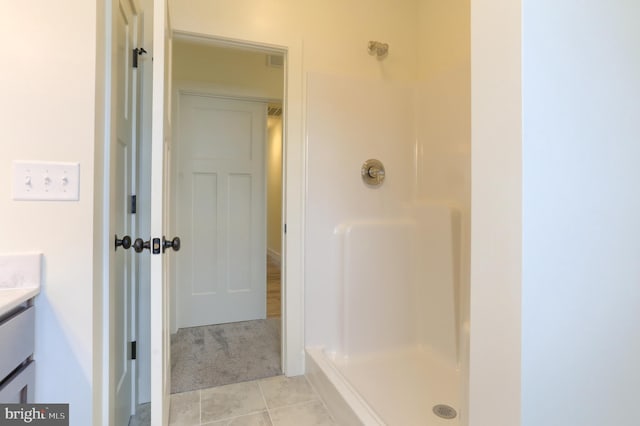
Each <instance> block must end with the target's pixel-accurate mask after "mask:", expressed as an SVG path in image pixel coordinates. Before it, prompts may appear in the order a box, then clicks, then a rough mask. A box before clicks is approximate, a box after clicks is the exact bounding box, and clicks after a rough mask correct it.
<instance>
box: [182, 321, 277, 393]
mask: <svg viewBox="0 0 640 426" xmlns="http://www.w3.org/2000/svg"><path fill="white" fill-rule="evenodd" d="M280 365H281V362H280V319H279V318H273V319H266V320H254V321H244V322H235V323H229V324H217V325H208V326H203V327H192V328H183V329H180V330H178V332H177V333H176V334H174V335H172V336H171V393H179V392H187V391H192V390H196V389H204V388H210V387H214V386H222V385H227V384H230V383H239V382H246V381H249V380H255V379H262V378H264V377H271V376H277V375H280V374H282V371H281V368H280Z"/></svg>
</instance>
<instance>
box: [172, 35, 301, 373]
mask: <svg viewBox="0 0 640 426" xmlns="http://www.w3.org/2000/svg"><path fill="white" fill-rule="evenodd" d="M172 34H173V38H174V39H180V40H192V41H197V42H200V43H202V42H208V43H212V44H215V45H218V46H224V47H234V48H239V49H245V50H247V49H248V50H253V51H258V52H262V53H274V54H279V55H284V57H285V66H284V91H283V92H284V93H283V98H282V106H283V115H282V120H283V138H282V159H283V168H282V188H283V194H282V224H281V226H282V228H281V229H283V232H284V229H286V232H285V233H284V235H283V240H282V259H283V262H282V265H283V273H282V277H281V283H282V319H283V320H282V347H281V355H282V371H283V372H284V374H285V375H287V376H297V375H301V374H304V372H305V352H304V217H305V214H304V212H305V205H306V191H305V189H306V152H307V150H306V140H305V137H304V105H303V96H302V95H303V93H304V88H305V83H306V82H305V81H304V79H303V72H302V69H303V61H302V40H300V39H295V38H288V39H285V40H282V39H273V40H272V39H268V40H267V39H263V40H252V38H251V37H250V36H249V37H244V36H242V35H239V34H235V35H231V34H202V33H193V32H185V31H176V30H174V31H173V33H172ZM222 96H224V95H222ZM285 226H286V227H285Z"/></svg>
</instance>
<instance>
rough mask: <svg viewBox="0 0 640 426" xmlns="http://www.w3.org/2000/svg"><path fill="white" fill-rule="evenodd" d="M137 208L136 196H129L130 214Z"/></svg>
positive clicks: (134, 212)
mask: <svg viewBox="0 0 640 426" xmlns="http://www.w3.org/2000/svg"><path fill="white" fill-rule="evenodd" d="M137 210H138V197H136V196H135V195H132V196H131V203H130V205H129V211H130V212H131V214H136V212H137Z"/></svg>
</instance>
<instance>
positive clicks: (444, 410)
mask: <svg viewBox="0 0 640 426" xmlns="http://www.w3.org/2000/svg"><path fill="white" fill-rule="evenodd" d="M433 413H434V414H435V415H436V416H438V417H440V418H443V419H455V418H456V416H457V415H458V413H457V412H456V410H455V408H453V407H450V406H448V405H444V404H438V405H435V406H434V407H433Z"/></svg>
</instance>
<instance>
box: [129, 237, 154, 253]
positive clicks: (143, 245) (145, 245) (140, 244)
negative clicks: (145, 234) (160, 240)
mask: <svg viewBox="0 0 640 426" xmlns="http://www.w3.org/2000/svg"><path fill="white" fill-rule="evenodd" d="M150 248H151V241H144V240H143V239H142V238H136V240H135V241H134V242H133V249H134V250H135V251H136V253H142V250H144V249H147V250H149V249H150Z"/></svg>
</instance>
